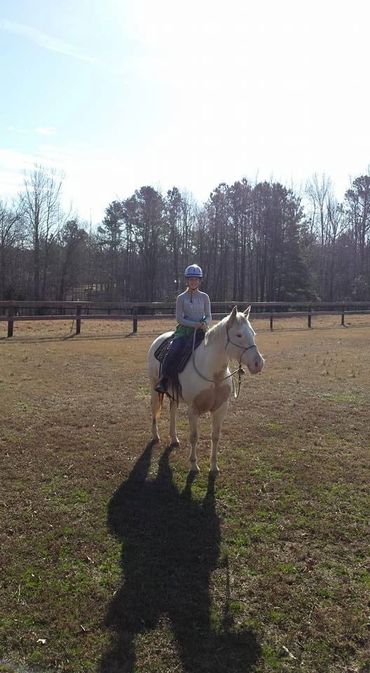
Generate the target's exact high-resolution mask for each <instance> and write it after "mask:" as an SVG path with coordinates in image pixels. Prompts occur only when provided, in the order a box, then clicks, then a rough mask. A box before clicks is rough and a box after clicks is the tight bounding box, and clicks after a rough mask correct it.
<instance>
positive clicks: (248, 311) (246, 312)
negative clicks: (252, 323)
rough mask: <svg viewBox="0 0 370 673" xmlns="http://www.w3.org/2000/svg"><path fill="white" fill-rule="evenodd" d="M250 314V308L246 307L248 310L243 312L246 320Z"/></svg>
mask: <svg viewBox="0 0 370 673" xmlns="http://www.w3.org/2000/svg"><path fill="white" fill-rule="evenodd" d="M250 312H251V307H250V306H248V308H246V309H245V311H244V315H245V317H246V318H249V314H250Z"/></svg>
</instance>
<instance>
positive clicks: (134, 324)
mask: <svg viewBox="0 0 370 673" xmlns="http://www.w3.org/2000/svg"><path fill="white" fill-rule="evenodd" d="M132 333H133V334H136V333H137V308H133V309H132Z"/></svg>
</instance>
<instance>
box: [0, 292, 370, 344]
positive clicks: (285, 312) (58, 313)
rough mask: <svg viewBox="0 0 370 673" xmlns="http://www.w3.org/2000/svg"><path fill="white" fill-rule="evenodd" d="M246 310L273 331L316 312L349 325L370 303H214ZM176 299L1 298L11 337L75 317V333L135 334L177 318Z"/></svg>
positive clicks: (220, 309) (0, 313)
mask: <svg viewBox="0 0 370 673" xmlns="http://www.w3.org/2000/svg"><path fill="white" fill-rule="evenodd" d="M236 304H237V305H238V307H239V308H240V310H244V309H245V308H246V307H247V306H248V305H251V306H252V312H253V318H254V319H255V318H258V317H261V318H262V317H263V318H268V319H269V323H270V330H273V329H274V320H275V319H277V318H279V319H280V318H287V317H289V318H292V317H302V316H303V317H306V319H307V326H308V327H309V328H310V327H312V319H313V317H314V316H315V315H319V314H321V315H324V314H326V315H327V314H331V315H333V314H334V315H338V316H339V317H340V324H341V325H344V324H345V316H346V315H348V314H354V313H357V314H364V313H370V302H364V301H361V302H346V303H343V302H331V303H323V302H234V301H229V302H219V301H213V302H212V313H213V316H214V317H215V318H221V317H223V316H224V315H226V314H227V313H228V312H229V311H230V310H231V309H232V308H233V306H235V305H236ZM174 312H175V304H174V302H141V303H133V302H93V301H0V322H5V323H7V336H8V338H10V337H12V336H13V334H14V323H15V322H17V321H23V320H32V321H34V320H72V321H74V322H75V334H80V333H81V324H82V322H83V321H84V320H128V321H131V322H132V333H133V334H136V333H137V332H138V325H139V322H140V321H141V320H148V319H164V318H169V317H173V316H174Z"/></svg>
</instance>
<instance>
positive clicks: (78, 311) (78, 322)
mask: <svg viewBox="0 0 370 673" xmlns="http://www.w3.org/2000/svg"><path fill="white" fill-rule="evenodd" d="M80 332H81V306H77V308H76V334H80Z"/></svg>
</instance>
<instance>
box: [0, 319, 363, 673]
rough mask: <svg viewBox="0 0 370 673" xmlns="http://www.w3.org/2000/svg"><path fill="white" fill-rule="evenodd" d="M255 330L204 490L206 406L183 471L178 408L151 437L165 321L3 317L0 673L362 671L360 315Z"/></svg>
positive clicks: (182, 422)
mask: <svg viewBox="0 0 370 673" xmlns="http://www.w3.org/2000/svg"><path fill="white" fill-rule="evenodd" d="M252 324H253V326H254V328H255V329H256V331H257V339H256V340H257V343H258V346H259V348H260V350H261V352H262V353H263V354H264V356H265V358H266V366H265V369H264V371H263V373H262V374H261V375H257V376H255V377H251V376H250V375H248V374H247V375H246V377H245V379H244V381H243V385H242V390H241V394H240V397H239V399H238V400H236V401H232V403H231V405H230V410H229V413H228V416H227V418H226V421H225V423H224V427H223V433H222V438H221V442H220V452H219V465H220V468H221V475H220V476H219V478H218V479H217V481H216V483H215V485H214V488H213V487H211V485H210V482H209V481H208V467H209V435H210V427H209V426H210V423H209V418H208V417H207V416H206V417H204V418H203V419H202V421H201V424H200V442H199V464H200V467H201V474H200V476H199V478H197V480H196V481H195V482H194V483H193V484H191V483H190V482H189V480H188V479H187V474H188V467H189V465H188V450H189V444H188V441H187V433H188V427H187V417H186V410H185V409H184V408H180V410H179V422H178V426H179V427H178V431H179V436H180V441H181V446H180V448H179V449H174V450H171V451H170V450H169V449H168V450H166V447H167V434H168V409H167V408H165V409H164V412H163V415H162V418H161V421H160V430H161V436H162V444H161V446H158V447H155V448H154V449H152V447H150V445H148V442H149V440H150V412H149V387H148V383H147V378H146V353H147V350H148V347H149V345H150V343H151V341H152V339H153V338H154V337H155V336H156V335H157V334H159V333H160V332H162V331H165V330H166V329H169V328H171V327H172V325H173V323H172V321H166V322H162V321H153V320H151V321H149V320H148V321H147V322H141V323H139V331H138V334H137V335H136V336H132V335H130V329H131V324H130V323H129V322H117V321H112V322H106V321H84V322H83V323H82V331H81V335H80V336H73V326H72V324H71V322H70V321H68V322H64V321H58V322H51V321H45V322H37V323H31V322H19V323H16V326H15V332H14V337H13V338H11V339H7V338H5V333H6V324H5V323H0V329H3V330H4V331H3V332H2V333H0V460H1V475H2V496H1V499H0V500H1V502H0V505H1V509H2V519H1V520H2V528H1V537H0V542H1V552H0V553H1V560H2V563H3V572H2V583H1V589H0V599H1V606H2V617H3V619H2V624H3V626H2V629H3V633H2V639H1V640H2V643H3V645H2V649H1V650H0V652H1V654H0V661H2V663H0V671H4V672H5V671H11V672H12V671H15V670H21V667H22V666H27V667H28V668H30V669H31V670H40V669H41V670H53V671H67V672H69V673H82V672H84V673H85V672H86V673H87V672H88V671H89V672H90V671H97V670H99V671H101V672H102V673H114V672H115V671H117V673H118V671H132V672H135V673H144V672H145V673H148V672H150V671H153V673H154V671H155V672H156V673H164V671H174V670H176V671H179V672H182V671H184V673H185V671H186V672H188V671H190V670H191V671H194V673H195V671H197V673H198V671H200V672H203V671H204V672H206V671H209V672H210V671H212V673H215V672H216V673H217V672H218V671H219V672H220V673H221V671H224V670H228V672H231V673H232V672H234V673H242V672H243V673H245V671H256V673H272V672H274V673H275V672H276V671H295V670H299V671H301V672H303V673H313V672H315V673H316V672H317V673H365V672H367V671H368V670H370V669H369V668H368V666H369V664H370V659H369V654H368V632H369V605H370V603H369V601H370V592H369V590H370V565H369V553H368V552H369V528H368V522H369V512H370V501H369V490H368V488H369V481H370V479H369V477H370V471H369V467H370V461H369V453H370V385H369V371H370V316H369V317H368V316H351V317H350V318H347V319H346V327H341V326H340V316H336V317H330V318H325V317H316V316H315V317H314V319H313V323H312V324H313V329H311V330H309V329H307V328H306V321H305V320H303V322H302V320H301V319H293V318H291V319H289V320H284V321H283V320H282V321H279V322H277V323H276V325H275V330H274V331H273V332H270V330H269V324H268V321H266V320H263V319H258V320H257V319H256V320H255V321H253V318H252ZM2 337H4V338H2ZM140 470H142V475H143V478H142V480H141V481H140V480H139V481H138V482H135V484H136V486H135V488H134V490H130V489H132V475H134V476H135V475H136V476H137V474H138V473H139V471H140ZM130 475H131V480H130ZM138 483H140V484H141V487H140V488H142V489H143V490H142V491H140V489H139V488H138V486H137V484H138ZM143 485H145V487H144V486H143ZM133 503H136V506H134V505H133ZM127 512H129V514H127ZM125 517H126V518H125ZM123 522H124V523H123ZM164 522H166V525H165V523H164ZM153 531H154V533H155V534H153ZM187 539H188V543H187V544H186V540H187ZM143 540H144V542H143ZM191 550H193V553H192V552H191ZM153 559H155V561H154V560H153ZM199 559H201V562H200V561H199ZM180 568H181V572H180V570H179V569H180ZM148 577H151V583H150V582H149V581H148ZM169 577H171V578H172V579H171V582H169V579H168V578H169ZM174 578H175V579H174ZM175 580H176V581H175ZM140 587H141V598H138V595H139V594H140ZM143 587H144V589H143ZM169 587H171V591H172V598H171V597H170V595H169V594H170V588H169ZM194 588H195V589H196V594H195V593H194ZM130 592H131V593H130ZM196 596H197V598H196ZM140 601H142V602H143V605H144V607H143V606H141V603H140ZM153 605H157V606H158V609H157V611H155V610H153V609H152V608H153ZM176 605H180V606H181V615H182V617H181V615H180V612H179V609H178V608H176ZM140 606H141V607H140ZM150 606H152V607H151V608H150ZM133 613H134V617H135V618H134V617H133ZM143 614H145V618H143ZM148 614H149V615H151V616H150V618H149V617H148ZM117 615H119V619H118V618H117ZM130 619H131V620H132V621H129V620H130ZM143 619H144V622H145V627H144V626H143V624H144V622H143ZM140 620H141V621H140ZM146 620H147V621H146ZM139 622H140V624H139ZM123 624H124V626H123ZM194 624H195V625H197V626H196V628H195V626H194ZM191 625H193V626H191ZM196 634H198V636H199V641H198V640H195V641H194V638H195V639H196V638H197V636H196ZM200 636H201V637H200ZM194 642H196V643H197V646H195V647H194Z"/></svg>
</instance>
